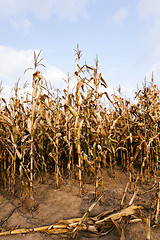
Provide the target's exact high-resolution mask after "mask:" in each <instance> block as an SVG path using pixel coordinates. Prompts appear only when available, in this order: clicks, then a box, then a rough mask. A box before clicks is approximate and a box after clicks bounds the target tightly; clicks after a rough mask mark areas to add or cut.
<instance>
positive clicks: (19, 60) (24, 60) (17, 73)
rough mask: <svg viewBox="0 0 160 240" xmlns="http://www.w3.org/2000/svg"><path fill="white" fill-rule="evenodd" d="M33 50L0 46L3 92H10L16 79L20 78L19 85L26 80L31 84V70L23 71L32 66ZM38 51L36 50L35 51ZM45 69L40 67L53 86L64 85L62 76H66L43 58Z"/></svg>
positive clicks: (0, 71) (60, 86)
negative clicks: (19, 49) (18, 49)
mask: <svg viewBox="0 0 160 240" xmlns="http://www.w3.org/2000/svg"><path fill="white" fill-rule="evenodd" d="M33 52H34V51H33V50H32V49H29V50H23V51H17V50H16V49H13V48H8V47H5V46H0V62H1V64H0V81H2V85H3V86H4V91H3V92H4V93H5V94H10V90H11V88H13V87H14V85H15V83H16V82H17V80H18V79H19V78H20V87H22V86H23V84H24V82H25V81H26V80H27V81H28V83H29V84H30V86H31V83H32V74H33V70H28V71H27V72H26V73H25V74H24V71H25V70H26V69H27V68H30V67H33ZM37 52H38V51H37ZM43 63H44V65H45V66H46V69H44V68H43V69H41V68H40V70H42V73H43V72H44V74H43V75H44V77H45V78H46V80H47V81H50V82H51V84H52V85H53V87H55V88H61V89H63V87H64V86H65V84H64V81H63V78H64V79H67V76H66V75H65V74H64V73H63V71H61V70H60V69H58V68H57V67H55V66H51V65H50V64H48V63H47V62H46V61H45V60H44V62H43Z"/></svg>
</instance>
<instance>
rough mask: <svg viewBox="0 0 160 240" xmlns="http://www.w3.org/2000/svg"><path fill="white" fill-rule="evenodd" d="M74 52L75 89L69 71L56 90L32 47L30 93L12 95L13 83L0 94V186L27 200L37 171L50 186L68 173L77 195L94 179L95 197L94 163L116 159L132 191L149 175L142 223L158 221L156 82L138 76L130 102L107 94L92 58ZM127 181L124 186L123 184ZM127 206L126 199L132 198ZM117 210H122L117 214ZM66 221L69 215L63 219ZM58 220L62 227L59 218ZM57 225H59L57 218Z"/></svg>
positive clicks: (98, 169) (106, 164)
mask: <svg viewBox="0 0 160 240" xmlns="http://www.w3.org/2000/svg"><path fill="white" fill-rule="evenodd" d="M76 54H77V60H78V63H77V71H76V72H75V77H76V79H77V84H76V88H75V91H72V92H70V89H69V78H68V80H67V81H66V83H67V87H66V88H65V89H64V90H63V93H62V94H60V93H59V92H58V91H54V90H53V89H51V88H49V87H48V85H47V82H46V80H45V79H44V78H43V76H42V74H41V72H40V71H39V70H38V67H39V65H40V64H41V59H40V60H39V57H40V54H38V55H37V56H36V55H35V69H34V70H35V71H34V74H33V82H32V88H33V91H32V95H31V96H30V95H29V94H28V95H25V96H24V97H20V96H19V91H18V84H17V86H16V87H15V88H14V95H13V96H12V97H11V99H10V100H9V101H8V102H6V100H5V99H4V98H2V97H1V99H0V181H1V185H2V188H3V190H4V191H6V192H8V193H10V194H16V195H18V196H19V197H20V198H21V200H22V201H24V200H25V199H26V198H29V199H30V201H31V202H33V205H34V183H35V180H36V179H37V178H41V181H42V182H43V180H44V179H45V176H46V175H48V174H51V175H54V178H55V187H56V188H59V187H60V185H61V184H63V181H64V180H65V179H66V178H70V179H71V178H72V179H73V178H74V179H76V180H77V181H78V182H79V193H80V195H82V194H83V191H84V183H85V182H92V183H93V182H94V183H95V196H96V198H97V199H98V197H99V196H101V195H103V177H102V170H103V169H106V168H107V169H109V171H110V172H111V173H112V172H113V171H114V168H115V167H116V166H119V167H120V168H121V169H122V171H126V172H127V173H129V175H130V185H131V183H132V184H133V186H134V191H135V194H136V193H137V186H138V184H139V183H140V184H143V183H144V182H147V181H150V180H151V179H154V185H153V187H152V189H151V191H153V192H154V193H155V203H156V204H155V209H153V211H152V213H151V215H150V216H148V219H147V224H148V228H150V224H151V225H152V226H153V225H157V226H159V222H158V217H159V201H160V179H159V175H158V174H159V164H160V160H159V159H160V158H159V157H160V136H159V135H160V91H159V89H158V86H157V85H155V84H154V81H153V78H152V79H151V82H149V83H144V85H143V88H142V89H140V90H137V92H136V93H135V99H136V101H135V102H136V103H134V104H132V103H131V102H130V101H129V100H126V99H124V98H122V96H121V95H120V94H117V95H116V94H114V95H112V98H110V97H109V96H108V94H107V83H106V82H105V80H104V79H103V78H102V75H101V73H99V72H98V59H97V60H96V64H95V67H89V66H88V65H87V64H84V65H83V66H80V56H81V51H79V48H77V52H76ZM100 87H103V89H104V91H103V92H102V93H100V91H99V89H100ZM1 92H2V90H1ZM1 96H2V94H1ZM102 98H103V101H104V98H105V104H106V105H105V106H104V103H103V104H102ZM127 187H131V186H129V184H128V185H127ZM126 191H127V188H126ZM135 194H134V196H135ZM124 196H125V194H124ZM134 196H133V199H134ZM123 203H124V199H122V202H121V209H120V212H119V214H120V213H121V212H123ZM129 205H130V206H131V205H132V202H131V204H129ZM135 208H139V207H138V206H137V207H135ZM126 209H128V208H126ZM126 211H127V210H126ZM132 211H133V210H132ZM132 211H131V212H132ZM87 213H89V211H88V212H87ZM128 215H129V214H128ZM128 215H127V216H128ZM87 216H88V215H87ZM87 216H85V217H87ZM123 216H126V215H123ZM101 217H102V216H101ZM120 217H122V216H121V215H119V218H120ZM99 219H100V218H99ZM99 219H98V218H97V219H96V220H95V222H97V224H99V225H98V227H99V226H100V224H101V226H102V225H104V222H107V224H109V225H110V226H112V224H111V222H110V221H111V220H112V222H113V223H114V224H115V225H116V227H117V228H119V229H120V231H121V232H123V231H122V229H121V228H120V225H119V223H118V221H117V218H115V219H112V218H111V217H110V218H108V220H104V219H105V218H103V220H99ZM81 220H84V219H77V220H76V221H77V222H76V221H74V220H73V222H76V224H73V225H74V226H75V227H76V229H75V228H74V230H73V225H72V227H71V228H72V230H73V232H74V233H75V232H76V231H77V229H78V228H79V226H82V222H81ZM100 221H101V222H100ZM108 221H109V222H108ZM73 222H72V221H71V220H70V222H69V223H68V224H71V223H73ZM79 222H80V223H79ZM63 224H65V227H66V222H65V223H64V222H63ZM61 227H62V228H64V229H65V230H66V228H65V227H64V225H63V226H61ZM93 228H94V226H93ZM81 229H82V228H81ZM96 229H97V228H96ZM94 230H95V229H92V231H94ZM48 231H49V230H48ZM66 231H68V230H66ZM122 235H123V233H122ZM122 235H121V239H123V236H122ZM148 236H149V233H148ZM147 239H150V238H149V237H148V238H147Z"/></svg>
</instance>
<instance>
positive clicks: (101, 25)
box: [0, 0, 160, 97]
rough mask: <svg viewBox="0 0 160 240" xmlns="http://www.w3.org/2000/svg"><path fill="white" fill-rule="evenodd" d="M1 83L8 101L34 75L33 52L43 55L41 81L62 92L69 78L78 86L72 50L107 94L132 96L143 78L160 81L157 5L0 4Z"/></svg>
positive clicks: (43, 0) (46, 0)
mask: <svg viewBox="0 0 160 240" xmlns="http://www.w3.org/2000/svg"><path fill="white" fill-rule="evenodd" d="M0 6H1V7H0V81H2V85H3V87H4V89H3V95H4V94H5V96H9V93H10V90H11V88H13V87H14V85H15V83H16V82H17V80H18V79H20V80H19V81H20V86H23V83H24V82H25V81H26V80H28V83H29V84H30V85H31V82H32V75H31V74H32V73H33V72H31V71H29V70H28V71H27V73H25V74H24V71H25V69H27V68H31V67H33V55H34V51H36V53H38V52H39V51H40V50H42V57H44V59H43V62H42V63H43V64H44V65H45V66H46V67H45V68H44V69H43V67H41V68H40V70H41V71H42V73H43V75H44V77H46V79H47V80H48V81H50V82H51V84H52V85H53V87H54V88H55V89H64V88H66V84H65V81H64V79H67V76H68V73H69V75H70V77H71V87H72V86H73V85H74V83H76V80H75V78H74V71H75V70H76V64H77V62H75V58H76V57H75V49H76V46H77V43H78V44H79V47H80V49H81V50H82V57H81V61H80V64H81V65H83V64H84V63H85V61H86V62H87V64H88V65H89V66H95V58H96V55H98V58H99V66H100V68H99V71H100V72H101V73H102V76H103V78H104V79H105V81H106V83H107V84H108V92H112V91H113V89H117V88H118V86H119V85H120V86H121V89H122V93H123V95H126V96H129V97H130V96H133V92H134V91H135V90H136V89H137V84H138V85H139V86H141V85H142V82H143V81H144V78H145V77H146V78H147V80H148V81H150V79H151V75H152V71H153V74H154V78H155V82H156V83H157V84H158V83H159V80H160V1H159V0H112V1H110V0H23V1H22V0H5V1H4V0H0Z"/></svg>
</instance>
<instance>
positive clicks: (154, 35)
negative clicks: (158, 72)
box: [137, 0, 160, 63]
mask: <svg viewBox="0 0 160 240" xmlns="http://www.w3.org/2000/svg"><path fill="white" fill-rule="evenodd" d="M137 9H138V14H139V17H140V18H141V19H142V21H143V22H144V24H146V23H148V21H149V25H148V32H147V33H146V35H145V36H144V44H146V46H147V48H148V49H147V51H146V52H145V54H144V55H143V56H140V57H139V60H138V62H141V63H146V62H147V61H150V60H151V61H157V60H158V59H159V56H160V41H159V39H160V1H159V0H139V1H138V4H137ZM146 26H147V24H146Z"/></svg>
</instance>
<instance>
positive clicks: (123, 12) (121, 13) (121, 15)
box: [112, 7, 128, 25]
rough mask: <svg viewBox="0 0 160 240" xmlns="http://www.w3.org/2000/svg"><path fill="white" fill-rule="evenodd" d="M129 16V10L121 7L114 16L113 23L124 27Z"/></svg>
mask: <svg viewBox="0 0 160 240" xmlns="http://www.w3.org/2000/svg"><path fill="white" fill-rule="evenodd" d="M127 15H128V10H127V8H125V7H121V8H120V9H119V10H118V11H117V12H116V13H115V14H114V15H113V16H112V19H113V22H114V23H115V24H116V25H122V24H123V23H124V21H125V19H126V17H127Z"/></svg>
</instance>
